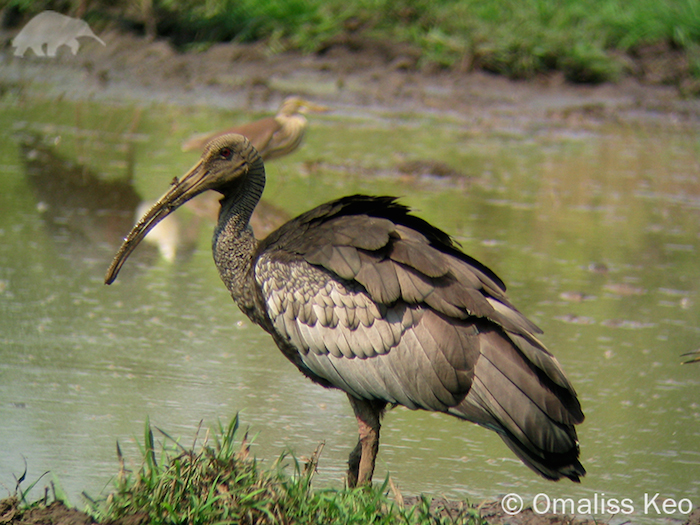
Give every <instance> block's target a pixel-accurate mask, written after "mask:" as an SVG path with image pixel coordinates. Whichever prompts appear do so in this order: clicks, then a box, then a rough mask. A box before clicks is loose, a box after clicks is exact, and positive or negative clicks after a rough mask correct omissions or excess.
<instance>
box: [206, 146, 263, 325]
mask: <svg viewBox="0 0 700 525" xmlns="http://www.w3.org/2000/svg"><path fill="white" fill-rule="evenodd" d="M264 188H265V168H264V167H263V163H262V160H261V159H260V158H258V159H257V160H255V161H253V162H252V163H251V165H250V168H249V171H248V174H247V176H246V177H244V178H243V179H242V180H241V181H240V182H239V183H238V184H237V185H236V187H234V188H228V189H227V190H226V191H224V196H223V198H222V199H221V210H220V211H219V222H218V224H217V226H216V229H215V230H214V238H213V241H212V248H213V252H214V262H215V263H216V266H217V268H218V270H219V276H220V277H221V280H222V281H223V282H224V284H225V285H226V287H227V288H228V289H229V291H230V292H231V295H232V296H233V298H234V300H235V301H236V303H237V304H238V306H239V308H240V309H241V310H243V311H244V312H246V313H248V312H249V311H250V308H252V307H253V305H254V298H255V294H254V288H253V285H254V280H253V279H250V278H248V276H249V275H250V271H251V268H252V264H253V257H254V255H255V251H256V249H257V247H258V241H257V239H256V238H255V236H254V235H253V229H252V228H251V227H250V224H249V223H250V217H251V215H252V214H253V210H254V209H255V206H256V205H257V204H258V202H259V201H260V197H261V195H262V192H263V189H264Z"/></svg>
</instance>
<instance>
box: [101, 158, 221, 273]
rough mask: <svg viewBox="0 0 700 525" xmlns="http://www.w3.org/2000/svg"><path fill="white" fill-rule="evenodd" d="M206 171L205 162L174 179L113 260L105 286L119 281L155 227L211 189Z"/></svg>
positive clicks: (133, 229)
mask: <svg viewBox="0 0 700 525" xmlns="http://www.w3.org/2000/svg"><path fill="white" fill-rule="evenodd" d="M206 181H207V170H206V169H204V166H203V161H201V160H200V161H199V162H198V163H197V164H195V165H194V166H193V167H192V169H190V171H188V172H187V173H186V174H185V175H184V176H183V177H182V178H181V179H180V180H177V179H173V182H172V186H171V187H170V189H169V190H168V191H167V192H166V193H165V195H163V196H162V197H161V198H160V199H158V201H157V202H156V203H155V204H154V205H153V206H152V207H151V209H150V210H148V212H146V214H145V215H144V216H143V217H141V219H140V220H139V222H137V223H136V225H135V226H134V227H133V228H132V230H131V232H129V235H128V236H127V237H126V238H125V239H124V242H123V243H122V246H121V248H119V251H118V252H117V254H116V255H115V256H114V260H113V261H112V264H111V265H110V267H109V269H108V270H107V274H106V275H105V284H112V283H113V282H114V280H115V279H116V278H117V274H118V273H119V270H120V269H121V267H122V265H123V264H124V263H125V262H126V259H127V258H128V257H129V255H131V252H133V251H134V250H135V249H136V247H137V246H138V245H139V243H140V242H141V241H142V240H143V238H144V237H145V236H146V234H147V233H148V232H149V231H151V230H152V229H153V228H154V227H155V225H156V224H158V223H159V222H160V221H162V220H163V219H165V218H166V217H167V216H168V215H170V214H171V213H172V212H173V211H175V210H176V209H177V208H179V207H180V206H182V205H183V204H184V203H185V202H187V201H188V200H190V199H191V198H192V197H195V196H196V195H198V194H200V193H202V192H203V191H205V190H207V189H209V186H207V184H206Z"/></svg>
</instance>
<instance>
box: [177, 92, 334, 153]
mask: <svg viewBox="0 0 700 525" xmlns="http://www.w3.org/2000/svg"><path fill="white" fill-rule="evenodd" d="M329 109H330V108H327V107H326V106H321V105H318V104H314V103H313V102H309V101H308V100H304V99H303V98H299V97H287V98H286V99H284V101H283V102H282V105H281V106H280V108H279V111H278V112H277V115H275V116H274V117H266V118H263V119H260V120H256V121H254V122H249V123H247V124H241V125H240V126H234V127H232V128H229V129H227V130H224V131H219V132H215V133H207V134H204V135H197V136H195V137H192V138H190V139H188V140H187V141H185V142H184V143H183V144H182V150H183V151H193V150H196V151H197V152H200V151H202V149H204V146H206V144H207V143H208V142H209V141H210V140H212V139H213V138H216V137H220V136H222V135H226V134H228V133H238V134H239V135H243V136H244V137H246V138H247V139H248V140H249V141H250V142H251V144H253V147H254V148H255V149H256V150H258V153H259V154H260V156H261V157H262V159H263V160H264V161H268V160H272V159H276V158H279V157H282V156H284V155H288V154H289V153H292V152H293V151H294V150H296V149H297V148H298V147H299V145H300V144H301V141H302V139H303V138H304V133H305V132H306V126H307V120H306V117H304V114H305V113H308V112H312V113H323V112H326V111H328V110H329Z"/></svg>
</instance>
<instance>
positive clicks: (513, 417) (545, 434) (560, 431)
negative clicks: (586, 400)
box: [449, 331, 586, 482]
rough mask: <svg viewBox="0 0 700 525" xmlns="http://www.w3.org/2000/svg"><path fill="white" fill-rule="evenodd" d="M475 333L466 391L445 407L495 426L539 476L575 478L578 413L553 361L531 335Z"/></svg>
mask: <svg viewBox="0 0 700 525" xmlns="http://www.w3.org/2000/svg"><path fill="white" fill-rule="evenodd" d="M479 338H480V343H481V354H480V356H479V358H478V360H477V363H476V367H475V369H474V378H473V382H472V387H471V390H470V391H469V394H468V395H467V396H466V397H465V398H464V400H463V401H462V402H461V403H460V404H459V405H457V406H456V407H453V408H451V409H449V412H450V413H451V414H452V415H455V416H457V417H459V418H461V419H467V420H469V421H473V422H475V423H478V424H479V425H482V426H484V427H487V428H490V429H491V430H494V431H496V432H497V433H498V434H499V435H500V436H501V439H503V441H504V442H505V443H506V445H508V447H509V448H510V449H511V450H512V451H513V452H514V453H515V454H516V455H517V456H518V457H519V458H520V459H521V460H522V461H523V463H525V464H526V465H527V466H528V467H530V468H531V469H532V470H534V471H535V472H537V473H539V474H540V475H542V476H543V477H545V478H547V479H551V480H558V479H561V478H562V477H567V478H569V479H570V480H572V481H575V482H578V481H579V478H580V477H581V476H584V475H585V474H586V470H585V469H584V468H583V466H582V465H581V463H580V462H579V459H578V458H579V448H578V440H577V437H576V430H575V428H574V425H577V424H579V423H581V422H582V421H583V419H584V416H583V412H582V411H581V405H580V404H579V402H578V399H577V398H576V392H575V391H574V389H573V387H572V386H571V384H570V383H569V382H568V380H567V379H566V377H565V376H564V373H563V371H562V370H561V367H560V366H559V363H558V362H557V361H556V359H555V358H554V357H553V356H552V355H551V354H549V353H548V352H547V351H546V350H545V349H544V346H542V345H541V343H539V341H537V339H535V338H534V337H533V338H528V339H525V338H523V337H521V336H514V335H513V334H509V335H506V334H504V333H503V332H499V331H490V332H489V331H486V332H481V333H480V334H479ZM513 343H515V345H514V344H513ZM533 358H534V359H533ZM533 361H535V362H536V363H537V364H535V363H534V362H533Z"/></svg>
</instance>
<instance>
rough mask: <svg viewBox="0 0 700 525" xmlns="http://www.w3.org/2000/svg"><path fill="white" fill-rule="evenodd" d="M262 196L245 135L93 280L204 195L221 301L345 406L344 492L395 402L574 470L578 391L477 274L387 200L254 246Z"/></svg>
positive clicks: (530, 461) (259, 171)
mask: <svg viewBox="0 0 700 525" xmlns="http://www.w3.org/2000/svg"><path fill="white" fill-rule="evenodd" d="M264 186H265V168H264V166H263V161H262V158H261V157H260V155H259V154H258V152H257V151H256V150H255V148H253V147H252V145H251V143H250V142H249V141H248V140H247V139H246V138H244V137H243V136H240V135H235V134H232V135H225V136H222V137H218V138H216V139H214V140H212V141H211V142H209V143H208V144H207V146H206V148H205V150H204V153H203V155H202V157H201V159H200V160H199V162H197V163H196V164H195V165H194V166H193V167H192V169H190V171H189V172H187V173H186V174H185V175H184V176H183V177H182V178H181V179H179V180H178V179H174V180H173V182H172V185H171V187H170V189H169V190H168V191H167V192H166V193H165V195H163V196H162V197H161V198H160V199H159V200H158V201H157V202H156V203H155V204H154V205H153V207H152V208H151V209H150V210H149V211H148V212H147V213H146V214H145V215H144V216H143V217H142V218H141V220H140V221H139V222H138V223H137V224H136V225H135V226H134V228H133V229H132V230H131V232H130V233H129V235H128V237H127V238H126V239H125V240H124V243H123V244H122V246H121V249H120V250H119V252H118V253H117V254H116V256H115V258H114V261H113V262H112V264H111V266H110V268H109V270H108V271H107V274H106V277H105V282H106V283H107V284H110V283H112V282H113V281H114V280H115V279H116V277H117V273H118V272H119V270H120V268H121V267H122V265H123V263H124V262H125V261H126V259H127V257H128V256H129V254H130V253H131V252H132V251H133V250H134V249H135V248H136V246H137V245H138V243H139V242H140V241H141V240H142V239H143V238H144V236H145V235H146V234H147V233H148V231H149V230H150V229H151V228H153V226H155V225H156V224H157V223H158V222H159V221H160V220H162V219H163V218H164V217H166V216H167V215H168V214H170V213H171V212H172V211H173V210H175V209H176V208H178V207H179V206H181V205H182V204H183V203H185V202H186V201H187V200H189V199H191V198H192V197H194V196H195V195H198V194H200V193H202V192H204V191H207V190H214V191H216V192H218V193H220V194H221V195H222V198H221V201H220V205H221V210H220V213H219V221H218V224H217V226H216V228H215V230H214V238H213V252H214V262H215V263H216V266H217V268H218V270H219V274H220V276H221V279H222V280H223V282H224V284H225V285H226V287H227V288H228V290H229V291H230V292H231V295H232V297H233V300H234V301H235V302H236V304H237V305H238V307H239V308H240V309H241V310H242V311H243V312H244V313H245V314H246V315H247V316H248V317H249V318H250V319H251V320H252V321H253V322H255V323H257V324H258V325H260V326H261V327H262V328H263V329H264V330H266V331H267V332H268V333H269V334H270V335H271V336H272V338H273V339H274V341H275V343H276V344H277V346H278V347H279V348H280V350H281V351H282V353H283V354H284V355H285V356H286V357H287V358H288V359H289V360H290V361H291V362H292V363H294V365H296V366H297V368H298V369H299V370H300V371H301V372H302V373H303V374H304V375H305V376H307V377H308V378H310V379H311V380H312V381H314V382H316V383H318V384H320V385H322V386H324V387H327V388H337V389H340V390H342V391H344V392H345V393H346V394H347V396H348V399H349V400H350V404H351V406H352V408H353V411H354V413H355V416H356V418H357V422H358V426H359V440H358V443H357V446H356V447H355V448H354V450H353V451H352V452H351V454H350V459H349V461H348V479H347V482H348V485H349V486H356V485H358V484H368V483H371V480H372V474H373V472H374V465H375V459H376V456H377V452H378V448H379V430H380V419H381V417H382V416H383V414H384V412H385V409H386V408H387V406H393V405H404V406H406V407H408V408H410V409H422V410H430V411H437V412H444V413H445V414H450V415H452V416H455V417H458V418H460V419H464V420H467V421H471V422H474V423H477V424H479V425H481V426H483V427H486V428H489V429H491V430H494V431H495V432H496V433H497V434H498V435H499V436H500V437H501V439H503V441H504V442H505V443H506V445H508V447H510V449H511V450H512V451H513V452H514V453H515V454H516V455H517V456H518V457H519V458H520V459H521V460H522V461H523V463H525V465H527V466H528V467H530V468H531V469H532V470H534V471H535V472H537V473H538V474H540V475H542V476H543V477H545V478H547V479H551V480H557V479H560V478H562V477H566V478H569V479H571V480H572V481H579V478H580V477H581V476H583V475H585V473H586V471H585V469H584V468H583V466H582V465H581V463H580V462H579V446H578V440H577V435H576V429H575V425H577V424H579V423H581V422H582V421H583V419H584V416H583V412H582V411H581V405H580V403H579V401H578V399H577V396H576V392H575V391H574V388H573V386H572V385H571V383H570V382H569V380H568V379H567V377H566V375H565V374H564V372H563V370H562V368H561V366H560V365H559V362H558V361H557V360H556V358H555V357H554V356H553V355H552V354H550V353H549V352H548V351H547V349H546V348H545V346H544V345H543V344H542V343H541V342H540V340H539V339H538V338H537V334H539V333H541V331H540V330H539V328H538V327H537V326H536V325H535V324H533V323H532V322H531V321H530V320H528V319H527V318H526V317H525V316H524V315H523V314H521V313H520V312H519V311H518V310H516V309H515V307H514V306H513V305H512V304H511V302H510V300H509V299H508V297H507V295H506V293H505V285H504V284H503V282H502V281H501V280H500V279H499V278H498V277H497V276H496V275H495V274H494V273H493V272H492V271H491V270H490V269H488V268H487V267H486V266H484V265H483V264H481V263H480V262H478V261H476V260H475V259H473V258H471V257H470V256H468V255H466V254H465V253H463V252H462V251H461V250H460V249H459V247H458V246H457V244H456V243H455V242H454V241H453V240H452V239H451V238H450V237H449V235H447V234H446V233H444V232H443V231H441V230H439V229H438V228H436V227H434V226H432V225H430V224H429V223H428V222H426V221H424V220H423V219H420V218H418V217H417V216H415V215H412V214H411V213H410V210H409V209H408V208H407V207H406V206H403V205H401V204H399V203H398V202H397V201H396V199H394V198H391V197H370V196H364V195H353V196H350V197H344V198H341V199H338V200H334V201H331V202H328V203H326V204H322V205H321V206H318V207H317V208H314V209H313V210H311V211H308V212H306V213H304V214H302V215H300V216H299V217H297V218H296V219H293V220H291V221H289V222H287V223H286V224H284V225H283V226H281V227H280V228H279V229H277V230H276V231H274V232H272V233H271V234H270V235H268V236H267V237H266V238H265V239H264V240H262V241H258V240H257V239H256V238H255V237H254V236H253V232H252V229H251V228H250V227H249V224H248V222H249V219H250V216H251V214H252V213H253V209H254V208H255V206H256V204H257V203H258V201H259V199H260V196H261V195H262V192H263V188H264Z"/></svg>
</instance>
